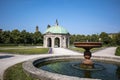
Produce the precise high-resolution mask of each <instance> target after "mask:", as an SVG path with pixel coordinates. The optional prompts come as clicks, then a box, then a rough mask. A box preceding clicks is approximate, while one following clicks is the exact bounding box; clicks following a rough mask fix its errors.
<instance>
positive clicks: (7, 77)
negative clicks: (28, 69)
mask: <svg viewBox="0 0 120 80" xmlns="http://www.w3.org/2000/svg"><path fill="white" fill-rule="evenodd" d="M3 80H37V79H34V78H32V77H30V76H28V75H26V74H25V72H24V71H23V68H22V63H19V64H16V65H14V66H12V67H10V68H8V69H7V70H6V71H5V73H4V79H3Z"/></svg>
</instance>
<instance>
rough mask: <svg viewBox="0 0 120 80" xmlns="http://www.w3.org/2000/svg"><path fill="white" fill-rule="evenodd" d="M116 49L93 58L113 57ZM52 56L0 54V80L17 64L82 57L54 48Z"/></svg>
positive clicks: (108, 50)
mask: <svg viewBox="0 0 120 80" xmlns="http://www.w3.org/2000/svg"><path fill="white" fill-rule="evenodd" d="M115 50H116V47H109V48H106V49H104V50H100V51H98V52H95V53H93V55H95V56H113V57H114V56H115V55H114V53H115ZM53 53H54V54H41V55H14V54H4V53H0V79H1V80H3V74H4V71H5V70H6V69H7V68H8V67H10V66H12V65H14V64H17V63H20V62H23V61H26V60H29V59H33V58H37V57H41V58H42V57H47V56H59V55H83V54H81V53H78V52H74V51H72V50H68V49H63V48H54V49H53Z"/></svg>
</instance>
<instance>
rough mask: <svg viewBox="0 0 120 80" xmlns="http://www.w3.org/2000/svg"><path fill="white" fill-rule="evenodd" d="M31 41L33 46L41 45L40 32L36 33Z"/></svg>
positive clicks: (41, 36)
mask: <svg viewBox="0 0 120 80" xmlns="http://www.w3.org/2000/svg"><path fill="white" fill-rule="evenodd" d="M33 41H34V44H37V43H41V44H42V43H43V35H42V34H41V32H39V31H38V32H35V33H34V34H33Z"/></svg>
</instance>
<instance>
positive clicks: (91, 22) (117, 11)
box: [0, 0, 120, 34]
mask: <svg viewBox="0 0 120 80" xmlns="http://www.w3.org/2000/svg"><path fill="white" fill-rule="evenodd" d="M56 19H58V22H59V25H60V26H63V27H64V28H66V29H67V30H68V31H69V32H70V33H71V34H97V33H101V32H107V33H116V32H120V0H0V28H1V29H3V30H13V29H18V30H20V31H21V30H23V29H25V30H26V31H28V32H35V27H36V25H38V26H39V30H40V31H41V32H42V33H43V32H44V31H45V30H46V27H47V25H48V24H50V25H54V24H55V21H56Z"/></svg>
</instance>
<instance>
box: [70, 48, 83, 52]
mask: <svg viewBox="0 0 120 80" xmlns="http://www.w3.org/2000/svg"><path fill="white" fill-rule="evenodd" d="M70 49H71V50H74V51H78V52H81V53H83V52H84V51H85V50H84V49H83V48H70Z"/></svg>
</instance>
